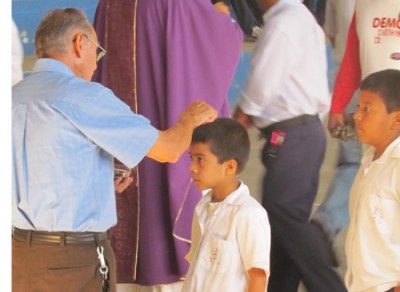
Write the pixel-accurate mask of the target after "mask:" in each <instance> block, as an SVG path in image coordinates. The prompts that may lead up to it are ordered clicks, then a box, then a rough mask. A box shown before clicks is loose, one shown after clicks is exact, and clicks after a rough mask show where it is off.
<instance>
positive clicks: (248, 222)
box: [182, 183, 271, 292]
mask: <svg viewBox="0 0 400 292" xmlns="http://www.w3.org/2000/svg"><path fill="white" fill-rule="evenodd" d="M211 196H212V194H211V192H209V193H208V194H206V195H204V196H203V197H202V199H201V200H200V202H199V203H198V204H197V206H196V209H195V214H194V217H193V224H192V246H191V248H190V251H189V253H188V254H187V256H186V259H187V260H188V261H189V263H190V268H189V272H188V274H187V277H186V280H185V283H184V286H183V290H182V291H188V292H205V291H207V292H220V291H230V292H234V291H238V292H244V291H247V287H248V282H249V279H248V274H247V271H248V270H250V269H251V268H259V269H263V270H265V273H266V274H267V275H268V274H269V254H270V243H271V238H270V225H269V221H268V217H267V212H266V211H265V209H264V208H263V207H262V206H261V205H260V203H258V202H257V201H256V200H255V199H254V198H253V197H251V196H250V194H249V189H248V187H247V186H246V185H244V184H243V183H241V185H240V187H239V188H238V189H237V190H236V191H234V192H233V193H231V194H230V195H229V196H228V197H227V198H225V200H224V201H222V202H220V203H210V202H211Z"/></svg>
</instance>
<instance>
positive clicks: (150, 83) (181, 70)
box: [95, 0, 242, 285]
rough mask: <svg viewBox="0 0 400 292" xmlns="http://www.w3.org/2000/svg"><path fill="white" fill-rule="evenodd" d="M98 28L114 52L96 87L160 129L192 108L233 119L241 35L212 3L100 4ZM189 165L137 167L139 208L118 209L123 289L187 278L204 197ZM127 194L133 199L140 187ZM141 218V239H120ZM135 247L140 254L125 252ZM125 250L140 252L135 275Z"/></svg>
mask: <svg viewBox="0 0 400 292" xmlns="http://www.w3.org/2000/svg"><path fill="white" fill-rule="evenodd" d="M135 4H136V5H135ZM117 7H118V8H117ZM118 13H120V14H118ZM126 17H131V19H126ZM132 19H133V20H132ZM95 28H96V31H97V34H98V36H99V40H100V41H101V43H102V44H103V45H104V46H105V47H106V49H107V50H108V53H107V55H108V56H107V58H106V59H105V60H104V61H105V62H104V63H103V64H102V67H101V68H100V67H99V70H98V72H97V74H96V76H97V77H96V78H97V79H96V80H99V81H101V82H103V83H104V84H105V85H106V86H108V87H110V88H111V89H112V90H113V91H114V92H115V93H116V95H117V96H119V97H120V98H121V99H122V100H124V101H125V102H127V103H128V104H129V105H130V106H131V107H132V109H134V110H136V111H137V112H138V113H139V114H142V115H144V116H146V117H148V118H149V119H150V120H151V122H152V124H153V125H154V126H155V127H156V128H158V129H160V130H165V129H167V128H169V127H171V126H173V125H174V124H175V122H176V121H177V120H178V117H179V115H180V113H181V112H182V111H183V110H184V109H185V108H186V107H187V106H188V105H189V104H190V102H191V101H193V100H203V101H206V102H207V103H209V104H210V105H212V106H213V107H214V108H216V109H217V110H218V112H219V114H220V116H229V115H230V111H229V105H228V99H227V92H228V89H229V86H230V83H231V81H232V79H233V76H234V73H235V69H236V66H237V64H238V61H239V56H240V52H241V47H242V32H241V29H240V27H239V26H238V25H237V24H235V23H233V22H232V20H231V18H230V16H228V15H225V14H221V13H218V12H216V11H215V9H214V7H213V6H212V4H211V0H190V1H188V0H136V1H133V0H130V1H123V0H118V1H110V0H100V2H99V6H98V9H97V12H96V18H95ZM113 34H115V35H113ZM131 44H134V46H133V45H132V46H131ZM110 52H111V53H110ZM115 55H117V57H116V58H114V56H115ZM111 67H113V69H112V70H111ZM111 78H112V79H113V81H112V82H111ZM131 78H133V79H131ZM135 81H136V82H135ZM126 82H128V83H130V84H129V85H127V84H125V83H126ZM135 84H136V85H137V86H136V87H135ZM116 90H117V91H116ZM121 90H122V91H124V92H121ZM189 164H190V160H189V156H188V155H187V154H183V156H182V157H181V158H180V159H179V161H178V162H177V163H175V164H161V163H158V162H155V161H152V160H150V159H147V158H145V159H144V160H143V161H142V162H141V163H140V164H139V167H138V178H139V179H138V191H137V193H136V194H133V195H132V196H130V195H129V194H128V196H129V197H132V198H136V199H137V202H138V204H136V205H135V204H133V205H134V206H135V207H138V208H136V209H135V208H131V209H128V207H127V206H126V205H125V203H123V204H118V220H119V221H118V224H117V226H116V227H115V229H116V230H119V231H117V235H118V234H119V235H118V237H116V238H115V239H114V238H112V242H113V246H115V249H116V257H117V264H118V265H119V268H118V281H119V282H132V281H133V279H134V275H136V278H135V282H136V283H138V284H141V285H159V284H167V283H172V282H176V281H178V280H179V279H180V278H181V277H182V276H184V275H185V273H186V272H187V269H188V263H187V262H186V260H185V259H184V256H185V255H186V253H187V252H188V251H189V242H190V232H191V221H192V216H193V211H194V207H195V205H196V203H197V202H198V200H199V199H200V197H201V193H200V192H199V191H198V190H197V189H196V188H195V186H194V185H190V173H189V170H188V169H189ZM128 192H129V193H135V187H130V188H129V190H128ZM121 196H122V197H123V196H125V193H124V194H122V195H121ZM118 200H121V199H120V198H118V199H117V201H118ZM120 212H122V213H123V219H121V216H120ZM137 212H139V213H137ZM127 214H130V215H129V216H127ZM137 216H139V217H138V218H139V222H135V223H136V224H137V223H139V230H138V235H139V237H138V238H128V239H127V238H124V236H128V235H124V234H123V235H122V236H121V234H120V233H121V232H127V231H128V229H130V228H132V229H133V230H136V228H135V226H131V225H129V224H130V223H129V222H131V221H129V220H131V219H132V218H133V220H137ZM127 217H130V218H127ZM121 226H123V227H121ZM129 232H130V233H129V234H131V233H132V231H129ZM135 232H136V231H135ZM113 234H114V233H113ZM118 240H121V243H119V242H118ZM137 240H138V242H137ZM137 243H138V247H137V249H136V247H131V246H125V245H127V244H128V245H129V244H132V245H136V244H137ZM121 247H123V248H121ZM127 250H134V256H137V257H135V258H132V259H129V261H130V262H131V263H132V266H131V267H126V266H124V267H122V266H120V265H124V263H122V262H121V263H120V258H121V257H125V255H126V254H128V251H127ZM119 252H120V253H121V255H119ZM123 255H124V256H123ZM122 261H124V262H126V259H123V260H122ZM136 264H137V266H136V271H135V265H136Z"/></svg>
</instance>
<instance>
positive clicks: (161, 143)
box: [146, 101, 218, 162]
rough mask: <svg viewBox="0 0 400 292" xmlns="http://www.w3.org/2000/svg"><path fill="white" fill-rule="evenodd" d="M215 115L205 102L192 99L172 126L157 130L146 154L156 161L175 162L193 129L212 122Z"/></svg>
mask: <svg viewBox="0 0 400 292" xmlns="http://www.w3.org/2000/svg"><path fill="white" fill-rule="evenodd" d="M217 115H218V114H217V111H216V110H215V109H214V108H212V107H211V106H209V105H208V104H206V103H205V102H201V101H193V102H192V103H191V104H190V105H189V107H188V108H187V109H186V110H185V111H184V112H183V113H182V114H181V116H180V118H179V120H178V121H177V122H176V124H175V125H174V126H173V127H172V128H169V129H168V130H166V131H159V135H158V139H157V141H156V143H155V144H154V145H153V147H151V149H150V150H149V152H148V153H147V154H146V156H147V157H149V158H151V159H154V160H156V161H158V162H176V161H177V160H178V159H179V157H180V156H181V155H182V154H183V153H184V152H185V151H186V149H187V148H188V147H189V145H190V141H191V139H192V132H193V129H194V128H195V127H197V126H199V125H201V124H204V123H207V122H212V121H213V120H215V118H216V117H217Z"/></svg>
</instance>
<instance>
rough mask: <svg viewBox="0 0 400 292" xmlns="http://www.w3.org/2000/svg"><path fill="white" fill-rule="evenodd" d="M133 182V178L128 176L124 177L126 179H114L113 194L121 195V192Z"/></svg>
mask: <svg viewBox="0 0 400 292" xmlns="http://www.w3.org/2000/svg"><path fill="white" fill-rule="evenodd" d="M132 182H133V178H132V177H130V176H126V177H122V176H120V177H116V178H115V179H114V188H115V192H116V193H117V194H120V193H122V192H123V191H125V190H126V188H127V187H129V186H130V184H131V183H132Z"/></svg>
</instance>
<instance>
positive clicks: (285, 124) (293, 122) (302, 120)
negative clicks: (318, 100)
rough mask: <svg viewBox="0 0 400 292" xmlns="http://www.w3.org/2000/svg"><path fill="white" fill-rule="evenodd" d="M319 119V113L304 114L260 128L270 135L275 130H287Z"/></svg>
mask: <svg viewBox="0 0 400 292" xmlns="http://www.w3.org/2000/svg"><path fill="white" fill-rule="evenodd" d="M317 120H319V117H318V115H302V116H298V117H295V118H291V119H288V120H284V121H281V122H277V123H273V124H272V125H269V126H268V127H265V128H262V129H259V130H260V131H261V132H262V133H263V134H265V135H268V134H270V133H271V132H272V131H274V130H286V129H289V128H292V127H296V126H300V125H305V124H308V123H310V122H313V121H317Z"/></svg>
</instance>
